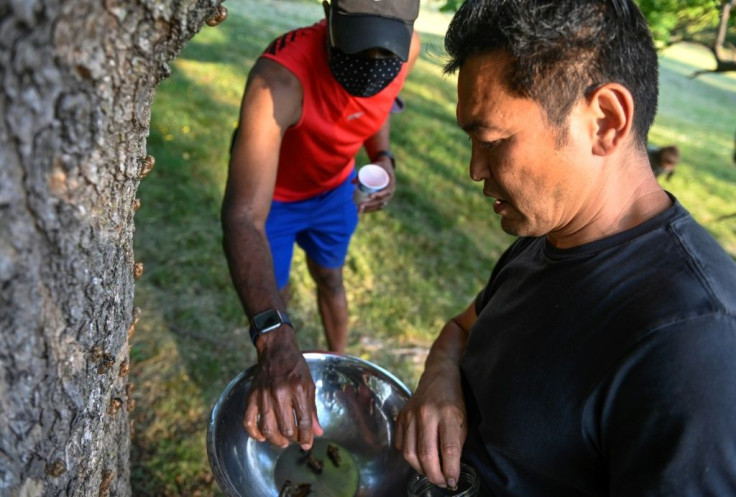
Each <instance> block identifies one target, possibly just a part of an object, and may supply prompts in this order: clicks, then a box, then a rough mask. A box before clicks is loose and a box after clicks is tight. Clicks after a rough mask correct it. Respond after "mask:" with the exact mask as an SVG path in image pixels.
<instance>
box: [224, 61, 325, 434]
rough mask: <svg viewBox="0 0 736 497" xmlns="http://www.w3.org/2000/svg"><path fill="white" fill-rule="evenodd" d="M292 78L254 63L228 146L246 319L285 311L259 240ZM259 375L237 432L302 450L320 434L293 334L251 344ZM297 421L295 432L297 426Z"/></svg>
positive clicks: (294, 113) (236, 278)
mask: <svg viewBox="0 0 736 497" xmlns="http://www.w3.org/2000/svg"><path fill="white" fill-rule="evenodd" d="M301 100H302V89H301V85H300V84H299V81H298V80H297V78H296V77H295V76H294V75H293V74H292V73H291V72H289V71H288V70H287V69H286V68H284V67H283V66H281V65H279V64H278V63H276V62H273V61H270V60H267V59H259V60H258V62H256V64H255V66H254V67H253V69H252V70H251V73H250V75H249V76H248V84H247V86H246V90H245V93H244V95H243V101H242V106H241V115H240V127H239V129H238V132H237V135H236V137H235V140H234V142H233V148H232V151H231V158H230V166H229V172H228V179H227V185H226V188H225V197H224V200H223V204H222V227H223V247H224V250H225V255H226V257H227V260H228V265H229V268H230V275H231V277H232V280H233V284H234V286H235V289H236V291H237V292H238V296H239V297H240V301H241V303H242V305H243V308H244V309H245V312H246V314H247V315H248V318H249V319H252V318H253V316H255V315H256V314H258V313H260V312H263V311H265V310H268V309H276V310H280V311H285V305H284V303H283V302H282V300H281V297H280V295H279V289H278V288H277V285H276V279H275V275H274V271H273V261H272V258H271V251H270V248H269V244H268V240H267V238H266V234H265V223H266V219H267V217H268V213H269V210H270V206H271V198H272V196H273V191H274V187H275V184H276V173H277V170H278V161H279V150H280V146H281V140H282V138H283V136H284V133H285V132H286V130H287V128H288V127H289V126H292V125H293V124H295V123H296V122H298V120H299V118H300V116H301ZM255 345H256V348H257V351H258V371H257V373H256V375H255V378H254V380H253V386H252V388H251V392H250V394H249V397H248V400H247V405H246V411H245V414H244V419H243V424H244V426H245V429H246V430H247V431H248V434H249V435H250V436H251V437H253V438H255V439H257V440H259V441H264V440H268V441H269V442H271V443H273V444H275V445H279V446H286V445H288V443H289V440H294V441H297V442H299V443H300V444H301V445H302V446H303V447H309V446H311V444H312V438H313V434H314V433H317V434H320V433H321V428H320V427H319V423H318V421H317V414H316V408H315V404H314V383H313V381H312V377H311V375H310V373H309V368H308V367H307V364H306V361H305V360H304V358H303V356H302V355H301V353H300V351H299V347H298V344H297V341H296V336H295V334H294V330H293V329H292V328H291V327H290V326H288V325H282V326H281V327H280V328H278V329H277V330H275V331H272V332H270V333H268V334H265V335H262V336H260V337H259V338H258V339H257V340H256V344H255ZM295 414H296V420H297V421H296V425H295V422H294V420H295Z"/></svg>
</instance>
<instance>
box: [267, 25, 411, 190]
mask: <svg viewBox="0 0 736 497" xmlns="http://www.w3.org/2000/svg"><path fill="white" fill-rule="evenodd" d="M326 36H327V27H326V23H325V21H324V20H322V21H321V22H318V23H317V24H314V25H313V26H309V27H305V28H299V29H296V30H294V31H291V32H289V33H286V34H285V35H283V36H281V37H280V38H277V39H276V40H274V41H273V42H272V43H271V45H269V47H268V48H267V49H266V51H265V52H264V53H263V54H262V57H265V58H268V59H271V60H274V61H276V62H278V63H279V64H281V65H283V66H284V67H286V68H287V69H288V70H289V71H291V72H292V73H293V74H294V75H295V76H296V77H297V78H298V79H299V81H300V83H301V85H302V89H303V94H304V97H303V100H302V115H301V119H300V120H299V122H298V123H296V124H295V125H294V126H292V127H291V128H289V129H288V130H287V131H286V133H285V134H284V139H283V141H282V143H281V151H280V154H279V170H278V174H277V177H276V188H275V190H274V195H273V198H274V200H279V201H282V202H295V201H297V200H304V199H307V198H311V197H314V196H315V195H318V194H320V193H323V192H325V191H327V190H330V189H332V188H335V187H336V186H338V185H339V184H340V183H342V182H343V181H345V179H346V178H347V177H348V176H349V175H350V172H351V171H352V169H353V167H354V166H353V163H354V161H355V159H354V157H355V155H356V154H357V153H358V151H359V150H360V147H361V146H362V145H363V142H364V141H365V140H366V139H368V138H369V137H371V136H373V135H374V134H376V133H377V132H378V130H379V129H381V126H383V123H384V122H385V121H386V117H387V116H388V114H389V112H390V111H391V106H392V105H393V102H394V99H395V98H396V96H397V95H398V94H399V91H401V88H402V86H403V84H404V79H406V64H404V65H403V67H402V68H401V72H400V73H399V75H398V76H397V77H396V78H395V79H394V80H393V81H392V82H391V83H390V84H389V85H388V86H387V87H386V88H384V89H383V90H382V91H380V92H379V93H378V94H376V95H374V96H372V97H367V98H363V97H354V96H352V95H350V94H349V93H348V92H347V91H345V90H344V89H343V87H342V86H340V84H339V83H338V82H337V81H336V80H335V78H334V77H333V76H332V73H331V72H330V68H329V66H328V62H327V45H326V43H327V41H326Z"/></svg>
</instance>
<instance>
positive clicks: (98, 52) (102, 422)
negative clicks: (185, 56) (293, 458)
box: [0, 0, 221, 497]
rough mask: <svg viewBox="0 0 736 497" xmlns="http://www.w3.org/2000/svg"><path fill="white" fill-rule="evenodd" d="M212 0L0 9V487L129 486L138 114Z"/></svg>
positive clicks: (7, 3)
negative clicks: (129, 411)
mask: <svg viewBox="0 0 736 497" xmlns="http://www.w3.org/2000/svg"><path fill="white" fill-rule="evenodd" d="M220 2H221V0H138V1H135V2H131V1H126V0H4V1H2V2H0V90H2V91H1V92H0V495H3V496H23V497H31V496H57V495H59V496H61V495H74V496H95V497H97V496H106V495H115V496H128V495H130V493H131V491H130V483H129V476H130V471H129V420H128V409H129V407H132V405H131V404H130V403H129V401H130V387H129V385H128V380H127V365H128V360H129V354H128V338H129V333H132V331H133V330H134V327H135V322H136V321H137V319H138V317H139V312H138V311H136V310H135V309H133V292H134V279H135V278H134V273H136V272H140V270H141V266H140V265H136V260H135V256H134V253H133V233H134V222H133V216H134V211H135V208H136V207H137V201H136V200H135V194H136V190H137V188H138V184H139V181H140V179H141V177H142V175H144V173H145V172H146V171H147V170H148V169H150V166H151V165H152V161H151V160H150V159H146V151H145V150H146V143H145V141H146V137H147V135H148V130H149V121H150V108H151V103H152V100H153V95H154V89H155V87H156V85H157V84H158V83H159V82H160V81H161V80H162V79H163V78H165V77H166V76H167V75H168V74H169V68H168V66H167V62H168V61H170V60H172V59H173V58H174V57H175V56H176V55H177V54H178V52H179V51H180V50H181V48H182V47H183V45H184V44H185V43H186V41H188V40H189V39H190V38H191V37H192V36H193V35H194V34H195V33H197V32H198V31H199V29H200V28H201V26H202V24H203V23H204V21H205V20H206V19H208V18H210V17H211V16H212V15H213V13H214V12H215V10H216V9H217V8H218V5H219V4H220Z"/></svg>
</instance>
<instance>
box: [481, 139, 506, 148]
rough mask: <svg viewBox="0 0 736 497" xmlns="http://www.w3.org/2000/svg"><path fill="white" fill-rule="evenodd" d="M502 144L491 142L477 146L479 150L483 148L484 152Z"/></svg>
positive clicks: (496, 141) (500, 141) (495, 141)
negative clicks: (479, 147)
mask: <svg viewBox="0 0 736 497" xmlns="http://www.w3.org/2000/svg"><path fill="white" fill-rule="evenodd" d="M502 142H503V140H493V141H490V142H480V143H479V145H480V146H481V148H484V149H486V150H492V149H494V148H496V147H498V146H499V145H500V144H501V143H502Z"/></svg>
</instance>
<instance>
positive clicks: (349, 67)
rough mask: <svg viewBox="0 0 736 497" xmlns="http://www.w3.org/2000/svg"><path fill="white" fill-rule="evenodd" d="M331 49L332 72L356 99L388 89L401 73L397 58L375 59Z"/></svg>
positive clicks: (400, 63)
mask: <svg viewBox="0 0 736 497" xmlns="http://www.w3.org/2000/svg"><path fill="white" fill-rule="evenodd" d="M329 48H330V71H332V75H333V76H334V77H335V79H336V80H337V82H338V83H340V86H342V87H343V88H345V91H347V92H348V93H350V94H351V95H353V96H355V97H372V96H373V95H375V94H376V93H378V92H380V91H381V90H383V89H384V88H386V87H387V86H388V85H389V84H390V83H391V81H393V80H394V78H396V76H397V75H398V74H399V71H401V65H402V64H403V62H402V61H401V59H399V58H397V57H389V58H386V59H373V58H370V57H361V56H359V55H351V54H346V53H345V52H343V51H342V50H339V49H337V48H333V47H329Z"/></svg>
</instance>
